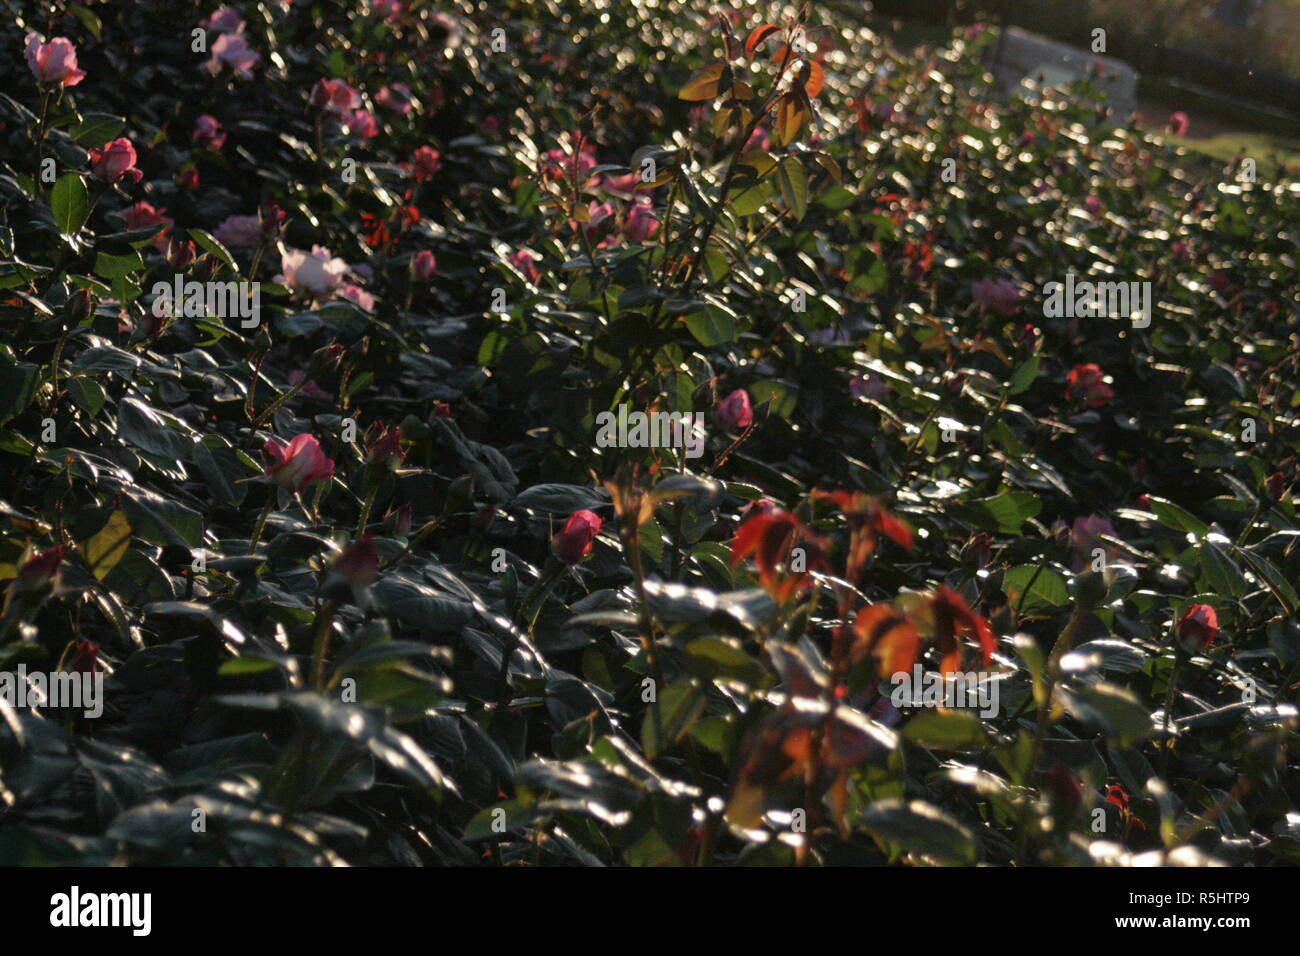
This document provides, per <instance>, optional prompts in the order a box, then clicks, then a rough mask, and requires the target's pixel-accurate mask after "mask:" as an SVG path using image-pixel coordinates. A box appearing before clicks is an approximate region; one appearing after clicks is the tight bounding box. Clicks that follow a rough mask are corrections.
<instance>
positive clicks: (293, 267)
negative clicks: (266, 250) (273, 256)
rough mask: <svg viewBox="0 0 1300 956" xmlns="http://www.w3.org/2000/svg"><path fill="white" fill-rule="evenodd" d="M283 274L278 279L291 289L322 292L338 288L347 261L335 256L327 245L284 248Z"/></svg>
mask: <svg viewBox="0 0 1300 956" xmlns="http://www.w3.org/2000/svg"><path fill="white" fill-rule="evenodd" d="M280 268H281V269H282V270H283V273H282V274H281V275H278V276H276V277H275V281H276V282H278V283H280V284H281V285H286V286H288V287H289V288H291V289H295V290H298V291H302V292H308V293H310V294H311V295H313V296H322V295H326V294H327V293H329V292H331V291H333V290H334V289H336V288H338V286H339V284H340V283H341V282H342V281H343V276H344V275H345V274H346V273H347V271H348V264H347V263H346V262H344V261H343V260H342V259H338V258H335V257H334V256H333V255H332V254H331V253H330V251H329V250H328V249H326V248H325V247H324V246H312V247H311V252H310V253H306V252H303V251H302V250H301V249H288V248H286V249H283V250H282V251H281V253H280Z"/></svg>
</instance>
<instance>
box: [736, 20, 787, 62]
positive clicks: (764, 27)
mask: <svg viewBox="0 0 1300 956" xmlns="http://www.w3.org/2000/svg"><path fill="white" fill-rule="evenodd" d="M780 29H781V28H780V27H779V26H777V25H776V24H775V23H763V24H760V25H759V26H756V27H754V29H753V31H752V32H751V33H750V34H749V39H748V40H746V41H745V56H750V57H752V56H753V55H754V50H755V48H757V46H758V45H759V44H760V43H762V42H763V41H764V40H766V39H767V38H768V37H770V36H771V35H772V34H773V33H776V32H777V31H779V30H780Z"/></svg>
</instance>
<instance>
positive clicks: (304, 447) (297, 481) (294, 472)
mask: <svg viewBox="0 0 1300 956" xmlns="http://www.w3.org/2000/svg"><path fill="white" fill-rule="evenodd" d="M262 450H263V451H265V452H266V454H267V457H269V458H270V459H271V461H270V463H269V464H268V465H267V466H266V476H267V477H268V478H270V479H271V480H272V481H274V482H275V483H276V484H277V485H279V486H280V487H281V488H286V489H288V490H289V491H293V492H295V493H301V492H302V490H303V489H304V488H306V487H307V486H308V485H310V484H311V483H312V482H314V481H323V480H325V479H327V478H331V477H333V475H334V461H333V459H331V458H329V457H327V456H326V454H325V452H324V451H323V450H322V449H321V447H320V442H318V441H317V440H316V436H315V435H312V434H310V433H308V432H304V433H303V434H301V435H298V436H296V437H294V439H293V440H292V441H290V442H289V443H288V444H287V445H286V444H285V443H284V442H282V441H280V439H278V438H268V439H267V440H266V444H265V445H263V448H262Z"/></svg>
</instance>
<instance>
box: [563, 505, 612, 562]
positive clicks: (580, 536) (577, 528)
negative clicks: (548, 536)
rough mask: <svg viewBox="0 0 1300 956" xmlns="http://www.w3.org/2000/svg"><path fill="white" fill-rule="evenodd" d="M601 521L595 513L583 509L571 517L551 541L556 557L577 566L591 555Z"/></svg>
mask: <svg viewBox="0 0 1300 956" xmlns="http://www.w3.org/2000/svg"><path fill="white" fill-rule="evenodd" d="M600 526H601V520H600V517H599V516H598V515H596V514H595V513H594V512H591V511H588V510H587V509H585V508H584V509H582V510H581V511H575V512H574V513H573V514H571V515H569V520H568V521H566V522H564V527H563V528H562V529H560V531H559V532H558V533H557V534H556V535H555V537H554V538H553V539H552V540H551V547H552V549H553V550H554V551H555V556H556V557H557V558H559V559H560V560H561V561H563V562H564V563H565V564H577V563H578V562H579V561H581V560H582V559H583V558H585V557H586V556H587V555H589V554H591V549H592V545H593V543H594V542H595V540H596V535H598V534H599V533H600Z"/></svg>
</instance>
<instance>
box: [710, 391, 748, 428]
mask: <svg viewBox="0 0 1300 956" xmlns="http://www.w3.org/2000/svg"><path fill="white" fill-rule="evenodd" d="M713 415H714V417H715V418H717V420H718V424H719V425H721V426H722V430H723V431H737V430H739V429H743V428H748V427H749V425H750V423H751V422H752V421H753V420H754V410H753V409H752V408H751V407H750V404H749V393H748V392H747V391H745V390H744V389H743V388H738V389H736V390H735V391H734V392H732V393H731V394H730V395H728V396H727V397H726V398H724V399H723V400H722V401H720V402H718V403H717V404H716V405H714V406H713Z"/></svg>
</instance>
